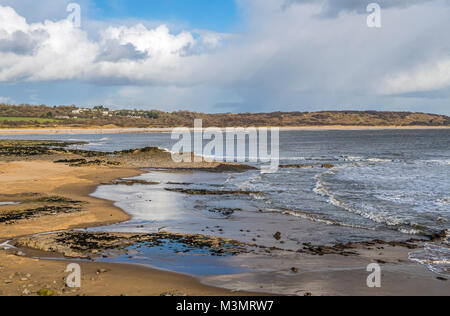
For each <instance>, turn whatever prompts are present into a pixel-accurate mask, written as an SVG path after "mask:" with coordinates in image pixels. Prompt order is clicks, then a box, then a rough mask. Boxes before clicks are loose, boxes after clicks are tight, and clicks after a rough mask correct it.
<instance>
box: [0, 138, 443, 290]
mask: <svg viewBox="0 0 450 316" xmlns="http://www.w3.org/2000/svg"><path fill="white" fill-rule="evenodd" d="M6 144H8V146H12V147H8V148H18V147H17V144H14V143H8V142H7V143H6ZM34 145H35V144H34ZM34 145H33V143H30V142H28V143H25V145H24V144H22V146H23V150H24V151H28V152H31V151H32V150H35V147H33V146H34ZM5 152H6V153H8V150H6V151H4V153H5ZM90 154H92V153H90ZM85 155H86V154H85ZM168 157H169V156H168V154H167V153H165V152H160V151H140V150H136V151H134V152H127V153H124V154H121V155H115V156H100V157H95V158H89V157H86V156H79V153H78V154H75V153H62V152H58V151H55V152H53V151H52V152H49V153H46V154H42V155H31V156H27V155H24V154H22V155H21V156H15V155H13V154H11V155H9V154H7V155H5V156H3V158H2V160H1V162H0V174H1V177H0V192H1V194H0V202H3V203H6V202H16V203H17V202H18V203H20V204H10V205H8V204H5V205H2V206H1V207H0V218H1V219H3V221H0V242H4V241H7V240H14V239H17V238H20V237H24V236H30V235H34V234H39V233H49V232H55V231H65V230H70V229H74V228H86V227H94V226H104V225H109V224H113V223H118V222H124V221H127V220H128V219H129V218H130V217H129V215H128V214H126V213H124V212H123V211H122V210H120V209H119V208H117V207H115V206H114V205H113V202H111V201H105V200H102V199H97V198H94V197H91V196H89V195H90V194H91V193H93V192H94V191H95V189H96V187H97V186H99V185H100V184H105V183H111V182H114V181H115V180H118V179H122V178H129V177H134V176H137V175H140V174H142V173H143V172H144V171H142V169H141V168H144V167H146V168H151V167H153V168H180V166H179V165H174V164H173V163H172V162H171V161H170V159H168ZM62 158H65V159H66V160H65V162H63V163H61V162H59V163H55V162H58V161H61V159H62ZM93 159H96V160H93ZM218 166H220V165H219V164H217V163H216V164H206V163H200V164H196V165H192V164H190V165H184V166H183V167H184V168H194V169H196V168H204V169H206V170H211V169H214V168H217V167H218ZM222 168H223V167H222ZM67 206H69V207H67ZM47 209H49V211H47ZM68 209H70V211H67V210H68ZM29 210H35V211H36V212H35V213H33V212H32V213H30V211H29ZM37 210H39V212H38V211H37ZM59 210H63V211H61V212H60V211H59ZM30 214H31V215H30ZM11 215H15V216H16V217H14V220H8V219H10V218H11V217H8V216H11ZM19 215H23V216H22V217H20V216H19ZM5 219H6V220H5ZM299 225H309V224H308V222H307V221H306V222H305V221H303V224H299ZM305 227H306V226H305ZM36 238H38V239H39V236H37V237H36ZM421 247H423V242H421V241H410V242H409V243H391V244H384V243H379V242H374V243H361V244H354V245H347V246H345V247H343V248H339V247H335V248H327V247H323V248H321V247H311V249H310V250H308V251H306V252H305V254H304V255H302V257H301V259H300V261H299V266H301V267H302V269H304V271H303V272H302V273H298V272H297V271H293V270H292V267H290V266H285V267H284V266H283V263H282V262H277V261H274V263H273V264H274V265H276V266H279V267H280V268H282V269H283V270H282V271H285V272H283V273H285V274H286V277H288V278H290V279H291V280H296V282H297V284H298V287H299V288H301V289H302V290H299V291H298V293H297V295H310V294H312V295H447V294H449V293H450V285H449V282H448V281H447V280H446V279H445V278H438V277H437V276H436V275H435V274H433V273H432V272H431V271H429V270H427V269H426V267H425V266H421V265H418V264H416V263H413V262H411V261H409V260H408V253H409V252H410V251H411V249H420V248H421ZM23 251H25V254H26V256H24V253H22V252H18V251H17V250H16V249H12V250H0V295H36V293H37V292H38V291H39V290H41V289H48V290H50V291H51V293H52V294H54V295H89V296H97V295H114V296H119V295H152V296H153V295H156V296H159V295H189V296H192V295H213V296H226V295H254V294H252V293H256V292H259V291H257V289H258V282H259V281H263V280H264V279H265V278H270V274H264V273H262V274H258V275H257V276H256V277H255V275H246V274H244V275H228V276H214V277H207V278H203V279H202V280H201V282H200V280H199V279H198V278H194V277H190V276H186V275H180V274H176V273H171V272H166V271H160V270H155V269H151V268H148V267H141V266H134V265H126V264H111V263H98V262H97V263H93V262H80V265H81V268H82V271H83V277H82V287H81V289H70V288H67V287H66V286H65V284H64V277H66V276H67V273H65V272H64V271H65V268H66V266H67V264H68V263H70V262H71V261H70V259H67V258H66V259H64V260H42V259H35V258H36V257H40V258H45V257H55V256H57V257H59V258H62V257H61V254H58V253H43V252H42V251H41V250H39V249H23ZM347 252H351V253H353V255H352V256H348V255H347ZM77 262H78V261H77ZM370 263H378V264H380V265H382V267H383V288H382V289H371V288H368V287H367V286H366V283H365V281H366V278H367V275H368V273H367V271H366V270H365V268H363V267H366V266H367V265H368V264H370ZM308 267H310V268H312V267H314V268H315V269H316V270H315V271H312V270H311V272H308V271H309V270H308ZM318 267H320V268H321V271H320V272H317V268H318ZM246 278H251V280H252V281H251V282H252V284H254V286H253V287H252V288H246V287H241V286H240V285H239V284H240V282H241V281H243V280H246ZM225 280H226V281H227V284H228V285H230V284H235V286H233V289H234V291H231V289H228V290H227V289H221V287H222V285H223V283H224V281H225ZM205 284H207V285H205ZM418 285H420V286H418ZM236 290H239V291H237V292H236ZM277 294H285V293H277Z"/></svg>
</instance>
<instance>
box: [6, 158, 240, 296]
mask: <svg viewBox="0 0 450 316" xmlns="http://www.w3.org/2000/svg"><path fill="white" fill-rule="evenodd" d="M47 158H48V157H47ZM24 160H25V158H24ZM140 173H142V171H140V170H138V169H133V168H117V167H104V166H89V167H70V166H67V165H62V164H55V163H53V162H52V161H48V160H37V161H15V162H6V163H5V162H2V163H0V174H1V177H0V192H1V194H0V201H10V200H14V201H18V202H22V204H21V205H20V206H17V205H14V206H3V207H2V209H1V214H4V213H8V210H11V209H14V210H17V209H18V208H19V209H29V208H33V207H37V206H39V205H41V204H42V203H40V202H36V200H37V199H38V198H39V197H46V196H58V197H64V198H66V199H69V200H74V201H75V200H76V201H81V202H82V205H83V207H82V208H83V210H82V211H80V212H77V213H76V214H58V215H52V216H42V217H36V218H31V219H23V220H20V221H18V222H17V223H14V224H9V225H5V224H3V223H1V224H0V242H4V241H6V240H10V239H13V238H17V237H20V236H25V235H31V234H37V233H45V232H51V231H59V230H66V229H71V228H81V227H92V226H102V225H108V224H111V223H117V222H122V221H126V220H128V219H129V216H128V215H127V214H125V213H124V212H123V211H122V210H120V209H118V208H116V207H114V205H113V203H112V202H109V201H104V200H100V199H96V198H92V197H89V194H90V193H92V192H93V191H95V188H96V187H97V186H98V185H100V184H101V183H107V182H110V181H112V180H115V179H120V178H124V177H132V176H136V175H139V174H140ZM31 253H32V252H31ZM49 256H51V255H50V254H49ZM68 263H69V261H50V260H38V259H33V258H30V257H23V256H21V255H20V256H18V255H16V251H5V250H0V295H11V296H12V295H35V294H36V292H37V291H39V290H40V289H44V288H45V289H49V290H51V291H52V292H53V293H54V294H55V295H95V296H97V295H114V296H119V295H151V296H155V295H156V296H159V295H161V294H165V295H189V296H197V295H222V296H223V295H243V294H245V293H236V292H231V291H227V290H222V289H219V288H216V287H212V286H204V285H201V284H200V283H199V281H198V280H197V279H195V278H193V277H189V276H185V275H180V274H175V273H170V272H164V271H160V270H153V269H150V268H146V267H139V266H129V265H120V264H106V263H105V264H98V263H89V262H83V263H81V267H82V271H83V278H82V282H83V286H82V289H81V290H73V291H72V290H70V289H68V288H66V287H65V285H64V277H65V276H67V273H65V272H64V271H65V269H66V266H67V264H68ZM105 270H106V271H107V272H104V273H101V274H99V273H98V271H105Z"/></svg>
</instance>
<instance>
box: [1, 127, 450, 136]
mask: <svg viewBox="0 0 450 316" xmlns="http://www.w3.org/2000/svg"><path fill="white" fill-rule="evenodd" d="M265 127H267V128H271V127H274V128H279V129H280V130H281V131H314V130H317V131H323V130H383V129H386V130H392V129H403V130H414V129H418V130H421V129H449V128H450V126H340V125H329V126H292V127H278V126H265ZM174 128H175V127H174ZM172 130H173V128H100V127H90V128H63V127H58V128H19V129H7V128H2V129H0V135H23V134H35V135H46V134H117V133H171V132H172ZM191 130H193V129H192V128H191Z"/></svg>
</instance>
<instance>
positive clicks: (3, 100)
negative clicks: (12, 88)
mask: <svg viewBox="0 0 450 316" xmlns="http://www.w3.org/2000/svg"><path fill="white" fill-rule="evenodd" d="M9 101H10V98H7V97H2V96H0V103H8V102H9Z"/></svg>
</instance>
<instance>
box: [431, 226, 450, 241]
mask: <svg viewBox="0 0 450 316" xmlns="http://www.w3.org/2000/svg"><path fill="white" fill-rule="evenodd" d="M449 238H450V229H444V230H443V231H441V232H439V233H434V234H433V235H432V236H431V239H432V240H447V239H449Z"/></svg>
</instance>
